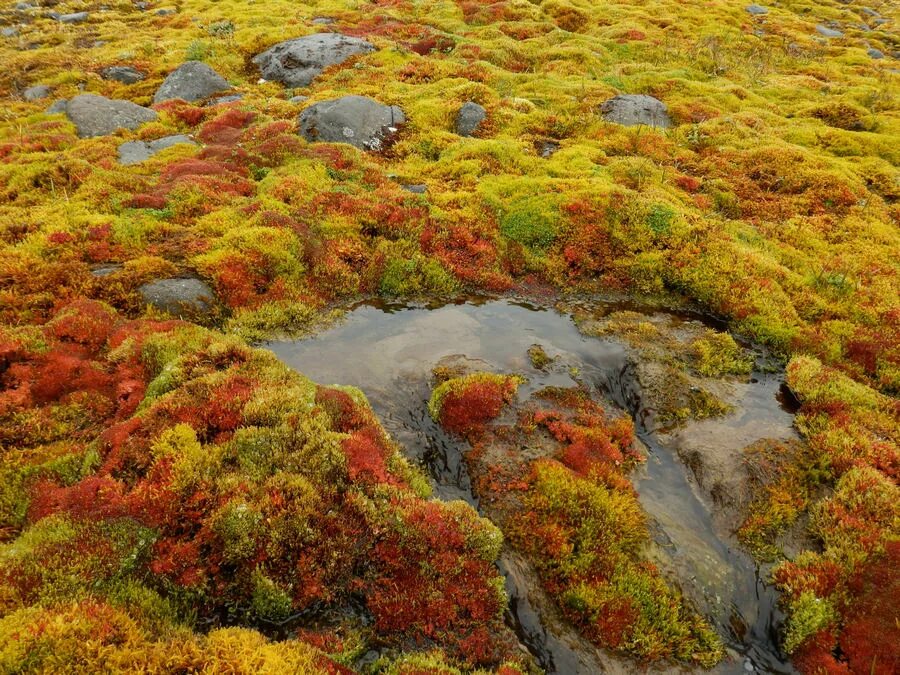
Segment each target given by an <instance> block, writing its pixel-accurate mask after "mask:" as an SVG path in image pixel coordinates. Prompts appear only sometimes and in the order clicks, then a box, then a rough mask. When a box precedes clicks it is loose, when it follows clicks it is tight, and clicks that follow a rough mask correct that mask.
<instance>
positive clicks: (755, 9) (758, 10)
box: [745, 3, 769, 16]
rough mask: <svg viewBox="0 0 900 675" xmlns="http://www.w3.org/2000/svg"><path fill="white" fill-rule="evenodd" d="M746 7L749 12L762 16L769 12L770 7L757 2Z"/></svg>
mask: <svg viewBox="0 0 900 675" xmlns="http://www.w3.org/2000/svg"><path fill="white" fill-rule="evenodd" d="M745 9H746V10H747V12H749V13H750V14H753V15H754V16H761V15H763V14H768V13H769V8H768V7H763V6H762V5H757V4H755V3H754V4H752V5H747V7H746V8H745Z"/></svg>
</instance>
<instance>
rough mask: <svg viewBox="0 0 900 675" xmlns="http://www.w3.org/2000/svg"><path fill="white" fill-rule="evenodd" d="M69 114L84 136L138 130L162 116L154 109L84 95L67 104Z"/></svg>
mask: <svg viewBox="0 0 900 675" xmlns="http://www.w3.org/2000/svg"><path fill="white" fill-rule="evenodd" d="M66 114H67V115H68V116H69V119H70V120H72V122H74V124H75V127H76V128H77V129H78V135H79V136H81V137H82V138H85V137H88V136H106V135H107V134H111V133H113V132H114V131H116V130H117V129H137V128H138V127H139V126H141V125H142V124H144V123H145V122H153V121H155V120H156V119H157V117H158V115H157V114H156V112H155V111H153V110H150V108H145V107H143V106H140V105H137V104H136V103H132V102H131V101H119V100H112V99H108V98H105V97H103V96H97V95H95V94H80V95H78V96H76V97H75V98H73V99H72V100H71V101H69V102H68V104H67V105H66Z"/></svg>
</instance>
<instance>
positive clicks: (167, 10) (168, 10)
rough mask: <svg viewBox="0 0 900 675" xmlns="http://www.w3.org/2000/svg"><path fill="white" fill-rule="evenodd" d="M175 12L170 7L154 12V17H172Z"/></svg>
mask: <svg viewBox="0 0 900 675" xmlns="http://www.w3.org/2000/svg"><path fill="white" fill-rule="evenodd" d="M175 11H176V10H174V9H172V8H171V7H167V8H165V9H158V10H156V16H172V15H173V14H175Z"/></svg>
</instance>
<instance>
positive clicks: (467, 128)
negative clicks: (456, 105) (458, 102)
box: [455, 101, 487, 136]
mask: <svg viewBox="0 0 900 675" xmlns="http://www.w3.org/2000/svg"><path fill="white" fill-rule="evenodd" d="M485 119H487V110H485V109H484V107H483V106H480V105H478V104H477V103H475V102H474V101H467V102H466V103H464V104H463V106H462V107H461V108H460V109H459V112H458V113H457V114H456V125H455V127H456V133H458V134H459V135H460V136H471V135H472V134H474V133H475V132H476V131H478V127H480V126H481V123H482V122H484V120H485Z"/></svg>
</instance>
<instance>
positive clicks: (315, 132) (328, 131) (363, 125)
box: [299, 96, 406, 150]
mask: <svg viewBox="0 0 900 675" xmlns="http://www.w3.org/2000/svg"><path fill="white" fill-rule="evenodd" d="M405 122H406V116H405V115H404V114H403V111H402V110H401V109H400V108H398V107H397V106H395V105H383V104H381V103H379V102H378V101H375V100H374V99H371V98H366V97H365V96H342V97H341V98H338V99H333V100H331V101H321V102H320V103H315V104H313V105H311V106H309V107H308V108H306V109H305V110H303V112H301V113H300V117H299V126H300V134H301V135H302V136H303V137H304V138H305V139H306V140H308V141H324V142H326V143H349V144H350V145H352V146H354V147H357V148H359V149H361V150H381V149H382V148H383V147H384V143H385V141H389V140H390V139H391V138H392V137H393V136H395V135H396V134H397V132H398V131H399V127H400V126H401V125H402V124H403V123H405Z"/></svg>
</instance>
